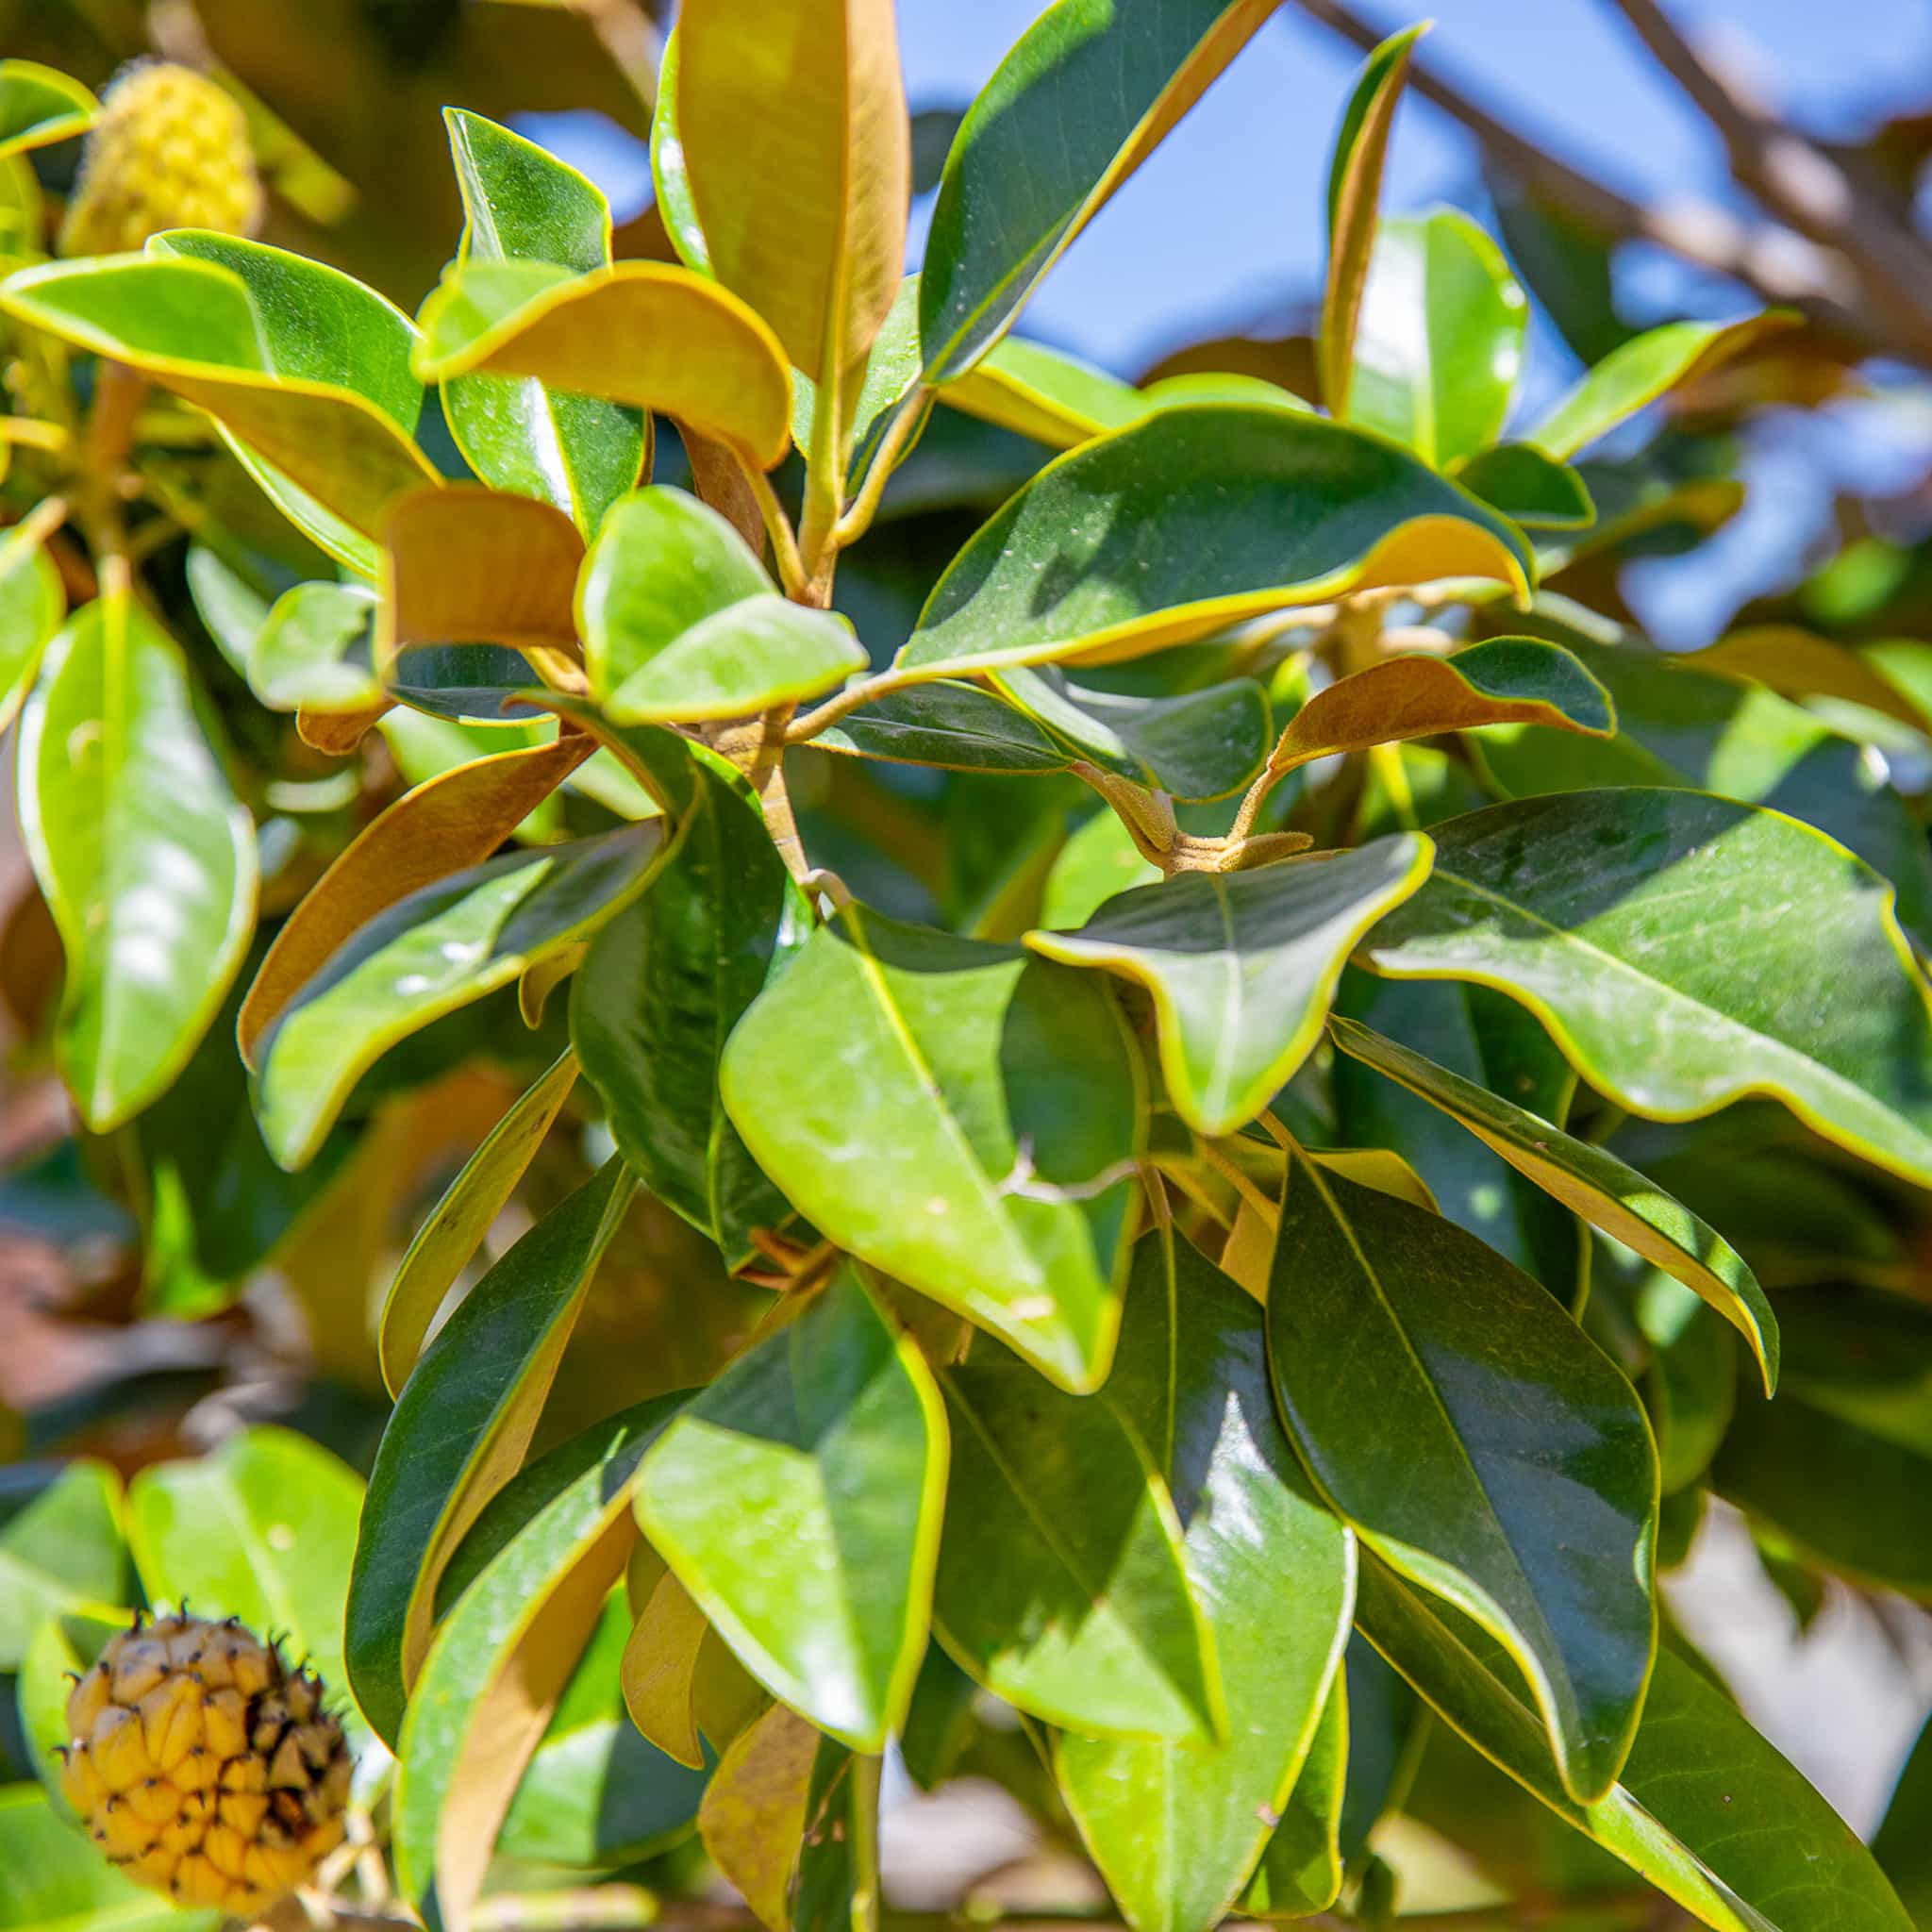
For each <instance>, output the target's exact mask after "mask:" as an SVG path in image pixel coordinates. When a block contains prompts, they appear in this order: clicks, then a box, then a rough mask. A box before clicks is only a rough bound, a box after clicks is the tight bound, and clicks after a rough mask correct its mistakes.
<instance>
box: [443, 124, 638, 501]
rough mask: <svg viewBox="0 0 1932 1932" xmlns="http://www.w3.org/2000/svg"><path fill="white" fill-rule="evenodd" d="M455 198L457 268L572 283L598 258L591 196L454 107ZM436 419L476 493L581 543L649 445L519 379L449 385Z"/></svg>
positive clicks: (569, 172) (606, 250)
mask: <svg viewBox="0 0 1932 1932" xmlns="http://www.w3.org/2000/svg"><path fill="white" fill-rule="evenodd" d="M442 118H443V123H444V125H445V126H447V128H448V129H449V145H450V154H451V157H452V158H453V159H454V160H455V162H456V171H457V186H458V189H460V190H461V192H462V197H463V213H464V216H465V220H464V224H463V239H462V242H461V245H460V247H459V249H458V259H460V260H463V261H525V260H527V261H548V262H555V263H557V264H558V266H560V267H563V268H568V269H574V270H575V271H576V272H577V273H578V274H579V275H581V274H585V273H587V272H588V271H590V270H591V269H599V268H604V267H607V266H608V263H609V260H610V207H609V204H608V202H607V201H606V200H605V199H604V193H603V191H602V190H601V189H600V188H598V187H597V186H596V185H595V184H594V183H593V182H591V181H588V180H586V179H585V178H584V176H583V175H580V174H578V173H577V171H576V170H575V168H573V167H570V166H567V165H566V164H565V163H564V162H562V161H560V160H558V158H556V156H554V155H551V154H546V153H545V152H544V151H543V149H541V147H539V146H537V144H536V143H535V142H529V141H525V139H524V138H523V136H522V135H520V134H512V133H511V132H510V131H509V129H508V128H507V127H499V126H498V125H496V123H495V122H493V121H486V120H485V119H484V118H483V117H482V115H480V114H472V113H469V112H466V111H465V110H464V109H463V108H444V109H443V110H442ZM442 408H443V413H444V415H445V416H446V417H447V418H448V420H449V427H450V434H451V435H452V436H453V437H454V438H455V439H456V444H457V447H458V449H459V450H461V451H462V453H463V457H464V458H465V460H466V461H467V462H468V463H469V465H470V467H471V469H473V470H475V473H476V474H477V475H479V476H481V477H482V478H483V480H484V481H485V482H486V483H490V484H492V485H494V486H495V487H496V488H497V489H499V490H513V491H517V492H518V493H519V494H520V495H524V496H532V497H535V498H537V499H538V500H539V501H540V502H543V503H550V504H554V505H556V507H557V508H558V509H560V510H562V511H563V512H564V513H565V514H566V515H568V516H569V517H571V518H572V519H573V520H574V521H575V524H576V525H577V527H578V528H579V529H580V530H581V531H582V532H583V533H584V535H585V536H586V537H587V538H588V537H591V536H593V535H595V533H596V529H597V525H598V524H599V523H600V522H601V521H602V520H603V516H604V512H605V510H606V509H608V508H609V506H610V505H611V504H612V503H614V502H615V501H616V500H617V499H618V498H619V497H620V496H622V495H623V494H624V492H625V491H626V490H628V489H630V488H631V487H632V486H633V485H634V484H635V483H636V482H637V480H638V472H639V471H640V470H641V468H642V467H643V463H644V458H645V454H646V451H647V450H648V448H649V438H648V432H647V430H646V427H645V425H644V422H643V420H642V418H641V415H640V413H639V412H638V411H637V410H636V409H634V408H626V407H625V405H623V404H622V403H612V402H606V401H604V400H602V399H601V398H599V397H596V396H583V395H573V394H571V393H569V392H568V391H561V390H557V391H553V390H549V389H546V388H545V387H544V386H543V384H542V383H541V382H537V381H534V380H532V379H531V378H529V377H527V376H525V377H515V376H508V377H506V376H496V375H463V376H458V377H456V378H454V379H453V380H451V381H448V382H445V383H444V384H443V385H442Z"/></svg>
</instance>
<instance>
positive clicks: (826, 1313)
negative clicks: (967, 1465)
mask: <svg viewBox="0 0 1932 1932" xmlns="http://www.w3.org/2000/svg"><path fill="white" fill-rule="evenodd" d="M945 1483H946V1424H945V1413H944V1408H943V1406H942V1404H941V1400H940V1392H939V1390H938V1388H937V1387H936V1386H935V1384H934V1382H933V1379H932V1372H931V1370H930V1369H928V1368H927V1367H926V1365H925V1358H924V1356H922V1355H921V1354H920V1352H919V1349H918V1347H917V1346H916V1344H915V1343H914V1342H913V1341H912V1340H911V1338H910V1337H909V1336H907V1335H904V1334H902V1333H900V1332H899V1331H898V1330H897V1329H895V1328H894V1327H893V1326H892V1324H891V1323H890V1322H889V1321H888V1320H887V1319H886V1317H885V1316H884V1315H883V1314H882V1313H881V1311H880V1309H879V1308H878V1307H876V1306H875V1305H874V1301H873V1299H872V1297H871V1296H870V1295H869V1294H868V1293H867V1291H866V1290H865V1288H864V1286H863V1285H862V1284H861V1282H860V1281H859V1279H858V1275H857V1274H854V1273H853V1272H852V1271H851V1270H849V1269H847V1270H844V1271H842V1272H841V1274H839V1275H837V1276H836V1277H835V1278H834V1280H833V1282H832V1285H831V1286H830V1288H828V1289H827V1290H826V1291H824V1294H823V1295H822V1296H821V1297H820V1298H819V1299H818V1301H817V1302H815V1303H814V1304H813V1306H812V1307H810V1308H808V1309H807V1311H806V1312H805V1313H804V1314H803V1315H801V1316H800V1317H799V1318H798V1319H797V1320H796V1321H794V1322H791V1323H789V1324H787V1325H786V1326H784V1327H783V1328H781V1329H779V1330H778V1331H777V1332H776V1333H775V1334H774V1335H773V1336H771V1337H770V1338H769V1339H768V1340H767V1341H763V1342H761V1343H760V1344H759V1345H758V1347H757V1348H755V1349H753V1350H752V1351H751V1352H750V1353H749V1354H747V1355H744V1356H741V1357H739V1358H738V1360H737V1361H736V1362H734V1363H733V1364H732V1365H731V1367H730V1368H728V1369H727V1370H726V1371H725V1372H724V1374H722V1375H721V1376H720V1377H719V1378H718V1379H717V1380H716V1381H715V1382H713V1383H712V1384H711V1386H710V1387H709V1388H708V1389H707V1390H705V1391H703V1392H702V1393H701V1394H699V1395H697V1396H696V1397H694V1398H693V1399H692V1401H691V1405H690V1407H687V1408H686V1409H685V1410H684V1412H683V1413H682V1414H681V1415H680V1416H679V1417H678V1419H677V1420H676V1422H675V1423H673V1424H671V1426H670V1427H669V1428H668V1429H667V1430H666V1431H665V1434H664V1437H663V1440H662V1441H660V1442H659V1443H658V1445H657V1446H656V1447H655V1448H654V1449H653V1450H652V1451H651V1454H650V1456H649V1457H647V1458H646V1460H645V1463H644V1467H643V1471H642V1474H641V1478H640V1482H639V1489H638V1502H637V1508H638V1520H639V1522H640V1523H641V1524H642V1526H643V1530H644V1534H645V1535H646V1536H648V1537H649V1538H650V1539H651V1541H652V1542H653V1544H655V1545H656V1547H657V1549H658V1553H659V1554H660V1555H661V1556H662V1557H664V1559H665V1561H666V1562H667V1563H668V1564H669V1565H670V1566H671V1569H672V1572H673V1574H675V1576H676V1577H677V1579H678V1581H679V1582H680V1583H682V1584H683V1585H684V1587H685V1589H686V1590H688V1591H690V1592H691V1596H692V1597H693V1599H695V1601H696V1602H697V1603H698V1605H699V1606H700V1607H702V1608H703V1610H704V1612H705V1614H706V1616H707V1617H708V1618H709V1619H710V1621H711V1623H712V1624H714V1625H715V1626H716V1627H717V1629H718V1631H719V1632H720V1634H721V1635H722V1636H723V1637H724V1640H725V1641H726V1642H728V1643H729V1644H730V1645H731V1648H732V1649H733V1651H734V1652H735V1653H736V1654H737V1655H738V1657H739V1658H740V1659H741V1661H742V1662H743V1664H744V1665H745V1667H746V1669H747V1670H749V1671H750V1672H751V1674H753V1675H754V1676H755V1677H757V1678H758V1681H759V1682H760V1683H761V1684H763V1685H764V1686H765V1688H766V1689H767V1690H768V1691H771V1692H772V1693H773V1695H774V1696H775V1697H778V1698H780V1699H781V1700H782V1701H783V1702H785V1703H786V1704H789V1705H791V1707H792V1708H793V1709H794V1710H797V1711H798V1712H799V1713H800V1714H801V1715H802V1716H805V1717H808V1718H809V1719H810V1720H811V1721H812V1723H813V1724H816V1725H818V1726H819V1728H820V1729H822V1730H824V1731H827V1732H829V1733H830V1734H831V1735H832V1736H833V1737H835V1738H839V1739H841V1740H843V1741H844V1742H845V1743H847V1744H849V1745H850V1746H851V1747H852V1749H854V1750H855V1751H868V1752H874V1753H875V1752H878V1751H882V1750H883V1749H884V1748H885V1741H886V1740H887V1738H888V1737H889V1736H891V1734H892V1733H893V1732H895V1731H896V1730H898V1728H899V1727H900V1726H901V1725H902V1724H904V1722H905V1718H906V1709H907V1706H908V1703H909V1701H910V1699H911V1695H912V1683H913V1679H914V1677H915V1676H916V1675H917V1674H918V1671H919V1659H920V1657H921V1654H922V1653H923V1652H924V1648H925V1641H926V1629H927V1620H928V1617H929V1615H930V1611H931V1604H932V1576H933V1566H934V1562H935V1560H936V1557H937V1555H938V1550H939V1534H940V1515H941V1506H942V1503H943V1499H944V1495H945Z"/></svg>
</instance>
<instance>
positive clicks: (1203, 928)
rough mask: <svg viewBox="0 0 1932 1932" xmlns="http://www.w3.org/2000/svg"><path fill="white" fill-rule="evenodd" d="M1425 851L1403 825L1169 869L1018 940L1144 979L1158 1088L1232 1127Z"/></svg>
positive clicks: (1300, 1040)
mask: <svg viewBox="0 0 1932 1932" xmlns="http://www.w3.org/2000/svg"><path fill="white" fill-rule="evenodd" d="M1430 850H1431V848H1430V845H1429V841H1428V840H1427V839H1426V838H1424V836H1423V835H1422V834H1421V833H1419V832H1409V833H1404V834H1402V835H1400V836H1398V837H1396V838H1392V839H1383V840H1378V841H1376V842H1375V843H1374V844H1373V845H1365V846H1362V847H1361V848H1359V849H1358V850H1357V851H1353V852H1338V853H1335V854H1332V855H1327V854H1324V855H1322V856H1321V857H1319V858H1316V857H1310V858H1289V859H1284V860H1281V861H1280V862H1278V863H1276V864H1274V865H1264V866H1258V867H1256V868H1255V869H1253V870H1252V871H1247V872H1235V873H1208V872H1185V873H1179V874H1175V876H1174V877H1173V878H1171V879H1167V880H1165V881H1163V882H1162V883H1161V884H1159V885H1156V886H1143V887H1141V888H1140V889H1139V890H1138V891H1132V892H1127V893H1124V894H1123V895H1122V896H1121V897H1119V898H1118V899H1112V900H1109V901H1108V904H1107V905H1105V906H1103V907H1102V908H1100V909H1099V911H1098V912H1096V913H1095V914H1094V915H1093V916H1092V918H1091V919H1090V920H1089V921H1088V922H1087V924H1085V925H1084V926H1083V927H1081V929H1080V930H1079V931H1078V932H1072V933H1058V932H1031V933H1028V934H1027V935H1026V943H1027V945H1028V946H1030V947H1031V948H1032V949H1033V950H1034V951H1035V952H1036V953H1040V954H1042V955H1044V956H1045V957H1046V958H1049V959H1058V960H1060V961H1061V962H1063V963H1064V964H1066V965H1068V966H1093V967H1099V968H1101V969H1103V970H1104V971H1106V972H1108V973H1113V974H1119V975H1120V976H1121V977H1122V978H1124V979H1127V980H1131V981H1134V982H1135V983H1137V984H1139V985H1141V986H1144V987H1145V988H1146V989H1147V991H1149V992H1150V993H1151V994H1152V995H1153V998H1154V1010H1155V1016H1156V1024H1157V1027H1158V1033H1159V1040H1160V1068H1161V1073H1162V1074H1163V1075H1164V1076H1165V1078H1166V1082H1167V1091H1168V1097H1169V1098H1170V1099H1171V1100H1172V1101H1173V1102H1174V1107H1175V1108H1176V1109H1177V1110H1178V1111H1179V1113H1180V1115H1181V1118H1182V1119H1183V1120H1185V1121H1186V1122H1187V1123H1188V1124H1189V1125H1190V1126H1191V1127H1193V1128H1194V1129H1195V1130H1196V1131H1197V1132H1199V1133H1203V1134H1208V1135H1221V1134H1230V1133H1232V1132H1234V1130H1235V1129H1236V1128H1237V1127H1239V1126H1241V1125H1243V1124H1245V1123H1246V1122H1248V1121H1251V1120H1253V1119H1254V1117H1255V1116H1256V1115H1257V1113H1259V1112H1260V1111H1261V1109H1262V1108H1264V1107H1266V1106H1267V1105H1268V1103H1269V1101H1270V1100H1271V1099H1273V1098H1274V1094H1275V1093H1276V1092H1277V1091H1279V1089H1280V1088H1281V1087H1282V1086H1284V1085H1285V1084H1286V1083H1287V1080H1288V1078H1289V1076H1290V1075H1291V1074H1292V1073H1293V1072H1294V1070H1295V1069H1296V1068H1297V1067H1298V1066H1299V1065H1300V1064H1301V1063H1302V1061H1303V1060H1304V1059H1305V1058H1307V1054H1308V1051H1309V1049H1310V1048H1311V1047H1312V1046H1313V1045H1314V1044H1315V1042H1316V1041H1317V1040H1319V1039H1320V1038H1321V1034H1322V1022H1323V1020H1324V1018H1325V1017H1326V1015H1327V1011H1328V1003H1329V1001H1330V1000H1331V999H1332V998H1333V997H1334V993H1335V983H1336V981H1337V980H1338V979H1339V978H1340V977H1341V969H1342V966H1343V964H1344V962H1345V961H1346V960H1347V958H1348V956H1349V953H1350V952H1351V951H1352V950H1353V948H1354V947H1355V946H1356V944H1357V942H1358V941H1360V939H1361V936H1362V935H1363V933H1365V932H1366V931H1368V929H1369V928H1370V927H1371V926H1372V925H1373V924H1374V923H1375V922H1376V920H1378V919H1379V918H1381V916H1382V915H1383V914H1384V913H1385V912H1386V911H1388V910H1389V909H1390V908H1391V907H1393V906H1398V905H1400V904H1401V902H1402V901H1403V900H1404V899H1406V898H1407V897H1408V895H1409V894H1410V893H1411V892H1413V891H1417V889H1418V888H1419V887H1420V886H1421V885H1422V882H1423V881H1424V879H1425V878H1426V877H1427V876H1428V871H1429V857H1430Z"/></svg>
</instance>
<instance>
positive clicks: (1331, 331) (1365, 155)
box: [1315, 26, 1424, 423]
mask: <svg viewBox="0 0 1932 1932" xmlns="http://www.w3.org/2000/svg"><path fill="white" fill-rule="evenodd" d="M1423 32H1424V28H1423V27H1420V26H1412V27H1407V28H1406V29H1405V30H1404V31H1403V32H1401V33H1398V34H1391V36H1390V37H1389V38H1388V39H1387V40H1386V41H1384V42H1382V43H1381V45H1380V46H1378V47H1377V48H1375V49H1374V52H1373V53H1371V54H1370V56H1369V58H1368V59H1367V60H1366V61H1364V62H1363V64H1362V69H1361V72H1360V74H1359V75H1357V77H1356V83H1355V91H1354V92H1352V93H1351V94H1350V95H1349V98H1348V105H1347V106H1346V107H1345V108H1343V109H1342V114H1341V127H1340V128H1339V129H1338V130H1337V132H1336V136H1335V152H1334V154H1333V155H1332V156H1331V158H1330V159H1329V162H1328V275H1327V280H1326V282H1325V284H1324V288H1323V291H1322V323H1321V328H1320V331H1319V333H1318V334H1317V337H1316V341H1315V366H1316V372H1317V375H1318V376H1319V378H1320V381H1321V388H1322V400H1323V401H1324V403H1326V404H1327V406H1328V413H1329V415H1331V416H1332V417H1334V419H1335V420H1336V421H1337V422H1338V423H1339V422H1341V421H1343V420H1344V419H1345V418H1346V417H1347V415H1348V405H1349V379H1350V377H1351V375H1353V374H1354V371H1355V341H1356V330H1357V325H1358V321H1359V318H1360V315H1361V307H1362V296H1363V292H1364V291H1365V289H1366V288H1367V285H1368V279H1369V269H1370V263H1371V261H1372V259H1373V258H1374V249H1375V229H1376V223H1377V205H1378V204H1379V202H1380V200H1381V197H1382V163H1383V161H1384V159H1385V158H1387V156H1388V153H1389V130H1390V128H1391V126H1392V125H1394V121H1395V104H1396V102H1397V101H1399V100H1400V99H1401V98H1402V84H1403V82H1404V81H1405V80H1406V79H1407V75H1408V60H1409V56H1410V54H1412V53H1413V52H1414V50H1415V43H1416V41H1417V40H1418V39H1419V38H1420V36H1421V35H1422V34H1423Z"/></svg>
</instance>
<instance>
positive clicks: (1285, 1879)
mask: <svg viewBox="0 0 1932 1932" xmlns="http://www.w3.org/2000/svg"><path fill="white" fill-rule="evenodd" d="M1349 1745H1350V1739H1349V1726H1348V1687H1347V1684H1346V1681H1345V1680H1344V1678H1343V1677H1342V1675H1341V1673H1340V1672H1338V1673H1337V1674H1336V1675H1335V1677H1334V1678H1333V1680H1332V1681H1331V1682H1330V1684H1329V1686H1328V1695H1327V1698H1326V1699H1325V1701H1324V1703H1323V1706H1322V1711H1321V1721H1320V1722H1319V1723H1318V1724H1317V1725H1316V1726H1315V1735H1314V1737H1313V1738H1312V1739H1311V1740H1309V1743H1308V1752H1307V1757H1305V1758H1304V1759H1303V1760H1302V1768H1301V1774H1300V1775H1299V1776H1298V1777H1297V1778H1296V1779H1295V1781H1294V1788H1293V1789H1292V1790H1291V1791H1290V1792H1289V1794H1288V1798H1287V1801H1286V1802H1285V1803H1284V1804H1283V1805H1281V1806H1280V1807H1279V1811H1280V1819H1279V1822H1278V1823H1277V1824H1275V1826H1274V1829H1273V1830H1272V1831H1271V1832H1269V1834H1268V1841H1267V1843H1266V1844H1265V1845H1263V1846H1262V1848H1261V1861H1260V1863H1259V1864H1258V1865H1257V1866H1256V1867H1255V1872H1254V1876H1253V1878H1252V1879H1251V1881H1250V1882H1249V1885H1248V1888H1247V1890H1246V1891H1244V1892H1243V1893H1242V1894H1241V1913H1242V1916H1243V1917H1247V1918H1256V1919H1305V1918H1308V1917H1311V1916H1312V1915H1313V1914H1314V1913H1316V1912H1325V1911H1326V1910H1327V1909H1328V1907H1330V1906H1332V1905H1333V1904H1334V1903H1335V1901H1336V1899H1337V1898H1339V1897H1340V1896H1341V1880H1342V1869H1343V1863H1344V1860H1343V1857H1342V1850H1341V1805H1342V1797H1343V1793H1344V1791H1345V1789H1346V1786H1347V1774H1348V1766H1349Z"/></svg>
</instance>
